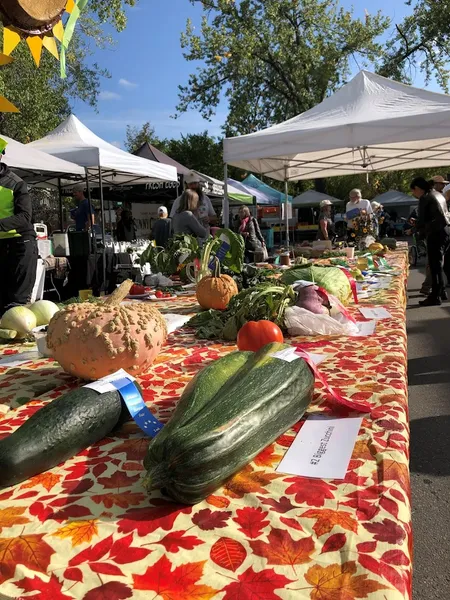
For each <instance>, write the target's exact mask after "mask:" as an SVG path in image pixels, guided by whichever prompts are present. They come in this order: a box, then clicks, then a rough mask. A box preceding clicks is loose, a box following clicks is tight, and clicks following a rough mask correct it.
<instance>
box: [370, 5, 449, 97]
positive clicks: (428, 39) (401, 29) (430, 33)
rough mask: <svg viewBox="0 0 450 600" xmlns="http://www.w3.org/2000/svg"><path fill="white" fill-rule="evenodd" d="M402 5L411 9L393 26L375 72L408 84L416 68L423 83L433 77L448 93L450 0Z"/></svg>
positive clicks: (414, 74)
mask: <svg viewBox="0 0 450 600" xmlns="http://www.w3.org/2000/svg"><path fill="white" fill-rule="evenodd" d="M406 4H408V5H409V6H411V7H412V12H411V14H410V15H408V16H406V17H405V18H404V19H403V21H402V22H401V23H399V24H397V25H396V26H395V33H394V35H393V36H392V37H391V38H390V39H389V40H388V41H387V45H386V49H385V56H384V59H383V60H382V63H381V66H380V68H379V73H380V74H382V75H385V76H386V77H392V78H394V79H397V80H398V81H404V82H406V83H412V82H413V81H414V78H415V76H416V74H417V72H418V71H419V72H421V73H422V75H423V76H424V79H425V81H426V82H427V83H429V82H430V80H431V79H433V78H435V79H436V81H437V82H438V84H439V85H440V86H441V87H442V89H444V90H445V91H446V92H448V91H449V69H448V63H449V60H450V38H449V37H448V31H449V30H450V0H418V1H417V2H412V0H409V2H406Z"/></svg>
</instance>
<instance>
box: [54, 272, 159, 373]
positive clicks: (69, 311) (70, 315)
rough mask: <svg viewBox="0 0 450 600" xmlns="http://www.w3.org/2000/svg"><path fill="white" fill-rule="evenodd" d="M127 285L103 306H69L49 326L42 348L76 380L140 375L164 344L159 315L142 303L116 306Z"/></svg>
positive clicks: (122, 286)
mask: <svg viewBox="0 0 450 600" xmlns="http://www.w3.org/2000/svg"><path fill="white" fill-rule="evenodd" d="M132 285H133V282H132V281H129V280H128V281H125V282H124V283H123V284H122V285H121V286H120V287H119V288H118V289H117V290H116V291H115V292H114V293H113V294H112V296H111V297H110V298H108V299H107V300H106V301H105V302H99V303H98V304H92V303H89V302H84V303H82V304H70V305H69V306H67V307H66V308H64V309H63V310H61V311H60V312H58V313H56V315H55V316H54V317H53V318H52V320H51V321H50V325H49V327H48V334H47V345H48V347H49V349H50V350H51V352H52V356H53V358H55V360H57V361H58V362H59V364H60V365H61V366H62V368H63V369H64V370H65V371H66V372H67V373H70V374H71V375H74V376H75V377H80V378H81V379H87V380H96V379H100V378H101V377H105V376H106V375H109V374H111V373H115V372H116V371H118V370H119V369H125V371H127V372H128V373H130V374H131V375H140V374H143V373H145V372H146V371H147V370H148V368H149V367H150V365H151V364H152V363H153V361H154V360H155V358H156V357H157V355H158V353H159V351H160V350H161V347H162V346H163V344H164V343H165V341H166V338H167V326H166V322H165V320H164V318H163V316H162V315H161V313H160V312H159V311H158V310H157V309H156V308H154V307H153V306H151V305H148V304H145V303H144V302H138V303H134V304H126V305H122V306H121V305H120V303H121V302H122V300H123V299H124V298H125V297H126V296H127V294H128V293H129V291H130V289H131V286H132Z"/></svg>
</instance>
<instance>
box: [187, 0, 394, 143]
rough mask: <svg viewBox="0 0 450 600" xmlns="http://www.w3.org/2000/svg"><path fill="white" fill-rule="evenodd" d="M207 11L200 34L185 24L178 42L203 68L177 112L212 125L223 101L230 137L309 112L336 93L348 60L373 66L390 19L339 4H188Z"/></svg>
mask: <svg viewBox="0 0 450 600" xmlns="http://www.w3.org/2000/svg"><path fill="white" fill-rule="evenodd" d="M191 3H192V4H198V3H200V4H201V5H202V7H203V12H204V14H203V18H202V23H201V30H200V32H199V33H196V30H195V28H194V25H193V23H192V21H190V20H188V22H187V26H186V31H185V32H184V34H183V35H182V38H181V43H182V47H183V48H184V51H185V52H184V56H185V58H186V60H188V61H202V62H203V66H200V67H198V68H197V70H196V72H194V73H192V74H191V75H190V77H189V80H188V84H187V85H185V86H180V88H179V105H178V107H177V108H178V111H179V112H184V111H186V110H188V109H189V108H196V109H198V110H199V111H200V112H201V114H202V115H203V116H204V117H205V118H207V119H209V118H211V116H212V115H213V114H214V111H215V109H216V108H217V106H218V104H219V103H220V102H221V101H222V100H223V97H224V96H225V97H226V99H227V101H228V105H229V114H228V118H227V122H226V133H227V134H228V135H233V134H244V133H250V132H253V131H256V130H258V129H261V128H263V127H266V126H268V125H270V124H272V123H279V122H281V121H284V120H286V119H288V118H290V117H293V116H295V115H298V114H299V113H302V112H304V111H305V110H308V109H309V108H311V107H313V106H314V105H316V104H317V103H319V102H321V101H322V100H323V99H324V98H325V97H326V96H327V95H328V94H330V93H332V92H333V91H335V90H336V89H337V88H339V87H340V86H341V85H342V84H343V83H344V82H345V80H346V78H347V77H348V75H349V73H350V66H351V61H352V60H354V61H356V63H357V64H358V65H361V66H362V65H364V64H367V63H373V62H374V61H375V60H377V59H379V58H380V57H381V56H382V53H383V47H382V45H381V43H379V42H378V41H377V39H378V37H379V36H380V35H381V34H382V33H383V32H385V31H386V29H387V28H388V26H389V19H387V18H385V17H383V16H382V14H381V13H377V14H375V15H372V16H371V15H367V16H366V19H365V21H360V20H358V19H355V18H354V17H353V15H352V12H351V11H347V10H345V9H344V8H342V7H340V6H339V3H338V1H337V0H241V2H235V1H234V0H207V1H201V0H191Z"/></svg>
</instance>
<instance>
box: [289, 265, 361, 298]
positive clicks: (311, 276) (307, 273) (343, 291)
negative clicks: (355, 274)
mask: <svg viewBox="0 0 450 600" xmlns="http://www.w3.org/2000/svg"><path fill="white" fill-rule="evenodd" d="M300 279H302V280H303V281H312V282H313V283H315V284H316V285H318V286H319V287H322V288H323V289H324V290H326V291H327V292H329V293H330V294H333V296H336V298H338V299H339V300H340V301H341V302H342V303H343V304H347V303H348V302H349V300H350V298H351V297H352V288H351V286H350V282H349V280H348V278H347V276H346V275H345V273H343V272H342V270H341V269H338V268H337V267H320V266H316V265H305V266H301V265H297V266H295V267H292V269H288V270H287V271H285V272H284V273H283V275H282V276H281V281H282V282H283V283H284V284H286V285H291V284H293V283H294V282H295V281H298V280H300Z"/></svg>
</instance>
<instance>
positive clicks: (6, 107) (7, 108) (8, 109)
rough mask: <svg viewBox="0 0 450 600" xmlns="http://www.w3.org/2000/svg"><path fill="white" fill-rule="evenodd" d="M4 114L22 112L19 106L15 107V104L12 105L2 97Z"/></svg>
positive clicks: (0, 111) (0, 101)
mask: <svg viewBox="0 0 450 600" xmlns="http://www.w3.org/2000/svg"><path fill="white" fill-rule="evenodd" d="M2 112H13V113H18V112H20V110H19V109H18V108H17V106H14V104H11V102H10V101H9V100H7V99H6V98H4V97H3V96H0V113H2Z"/></svg>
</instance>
